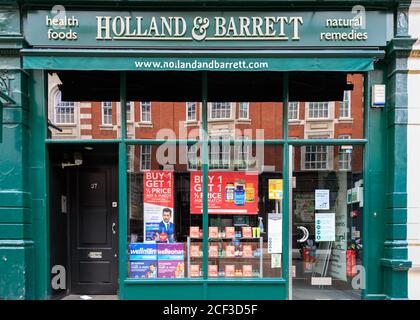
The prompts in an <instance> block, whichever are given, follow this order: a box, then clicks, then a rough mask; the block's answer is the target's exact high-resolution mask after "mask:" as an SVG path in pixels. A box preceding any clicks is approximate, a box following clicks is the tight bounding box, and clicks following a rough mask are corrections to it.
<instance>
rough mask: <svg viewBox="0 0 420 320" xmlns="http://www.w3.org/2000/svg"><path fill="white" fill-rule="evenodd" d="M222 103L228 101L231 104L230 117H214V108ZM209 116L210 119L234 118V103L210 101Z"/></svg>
mask: <svg viewBox="0 0 420 320" xmlns="http://www.w3.org/2000/svg"><path fill="white" fill-rule="evenodd" d="M220 103H228V104H229V107H230V110H229V113H230V117H223V118H222V117H220V118H214V117H213V108H214V107H215V106H217V105H218V104H220ZM208 108H209V109H208V116H209V120H216V121H217V120H219V121H220V120H232V119H233V117H234V114H233V112H234V108H233V103H232V102H210V103H209V104H208Z"/></svg>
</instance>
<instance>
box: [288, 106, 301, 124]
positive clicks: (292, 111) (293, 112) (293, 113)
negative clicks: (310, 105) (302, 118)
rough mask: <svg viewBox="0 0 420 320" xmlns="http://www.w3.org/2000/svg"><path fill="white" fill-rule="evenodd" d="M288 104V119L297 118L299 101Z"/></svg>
mask: <svg viewBox="0 0 420 320" xmlns="http://www.w3.org/2000/svg"><path fill="white" fill-rule="evenodd" d="M288 106H289V108H288V117H289V121H296V120H299V102H289V104H288Z"/></svg>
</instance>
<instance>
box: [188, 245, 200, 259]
mask: <svg viewBox="0 0 420 320" xmlns="http://www.w3.org/2000/svg"><path fill="white" fill-rule="evenodd" d="M190 255H191V257H194V258H195V257H199V256H200V246H199V245H196V244H192V245H191V247H190Z"/></svg>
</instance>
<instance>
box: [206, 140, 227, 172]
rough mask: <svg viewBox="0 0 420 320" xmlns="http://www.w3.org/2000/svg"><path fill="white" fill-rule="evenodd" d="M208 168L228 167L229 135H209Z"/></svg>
mask: <svg viewBox="0 0 420 320" xmlns="http://www.w3.org/2000/svg"><path fill="white" fill-rule="evenodd" d="M210 140H212V141H213V142H212V143H211V144H210V155H209V158H210V166H209V167H210V169H229V167H230V136H229V135H226V136H223V135H214V136H210Z"/></svg>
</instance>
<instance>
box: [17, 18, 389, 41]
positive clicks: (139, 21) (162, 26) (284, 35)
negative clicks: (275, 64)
mask: <svg viewBox="0 0 420 320" xmlns="http://www.w3.org/2000/svg"><path fill="white" fill-rule="evenodd" d="M25 23H26V30H27V31H26V35H27V40H28V42H29V43H30V44H31V45H60V46H75V45H85V44H86V45H90V46H91V45H95V44H96V45H98V46H126V45H127V44H129V45H130V46H141V45H148V44H152V45H153V46H159V45H161V44H165V45H172V46H173V45H178V44H179V42H182V43H183V44H184V43H185V44H191V45H193V46H209V45H210V46H211V45H218V46H220V45H224V44H226V43H232V42H233V43H240V42H241V45H242V44H245V46H258V45H261V43H264V44H265V43H266V44H267V45H287V46H302V45H318V46H328V45H330V46H336V45H340V46H353V45H354V44H355V43H357V44H358V45H360V44H361V45H366V46H368V45H383V44H385V42H386V33H387V32H386V28H387V23H386V14H385V13H383V12H379V11H368V12H363V13H358V14H355V13H352V12H351V11H334V12H324V11H317V12H306V11H305V12H299V11H298V12H285V13H281V12H280V13H279V12H263V13H261V12H259V13H251V12H206V13H200V12H186V13H179V12H164V13H163V12H94V11H64V12H59V13H58V14H53V13H52V12H50V11H34V12H29V13H28V15H27V17H26V19H25Z"/></svg>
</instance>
